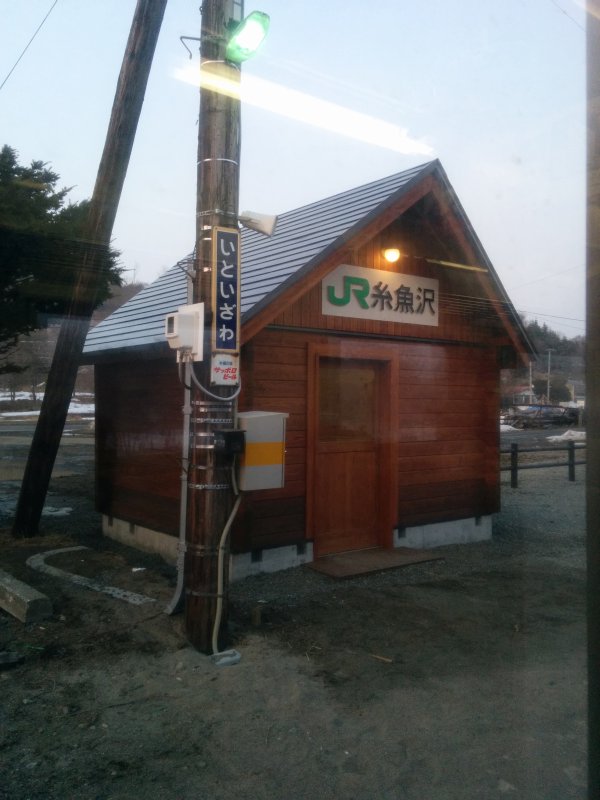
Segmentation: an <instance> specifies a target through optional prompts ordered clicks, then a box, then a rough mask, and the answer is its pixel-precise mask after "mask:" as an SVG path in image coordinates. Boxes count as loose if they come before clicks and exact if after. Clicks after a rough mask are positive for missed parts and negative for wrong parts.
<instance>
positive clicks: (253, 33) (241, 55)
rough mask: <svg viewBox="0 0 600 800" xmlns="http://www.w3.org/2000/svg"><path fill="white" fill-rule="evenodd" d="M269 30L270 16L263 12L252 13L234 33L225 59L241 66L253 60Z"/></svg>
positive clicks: (228, 44) (237, 26)
mask: <svg viewBox="0 0 600 800" xmlns="http://www.w3.org/2000/svg"><path fill="white" fill-rule="evenodd" d="M268 30H269V15H268V14H265V13H263V12H262V11H252V13H251V14H248V16H247V17H245V18H244V19H243V20H242V21H241V22H240V23H239V25H236V27H235V28H234V29H233V32H232V34H231V36H230V38H229V41H228V43H227V48H226V50H225V58H226V59H227V61H233V62H234V63H235V64H240V63H241V62H242V61H246V60H247V59H248V58H251V57H252V56H253V55H254V54H255V53H256V51H257V50H258V48H259V47H260V45H261V44H262V42H263V40H264V38H265V36H266V35H267V32H268Z"/></svg>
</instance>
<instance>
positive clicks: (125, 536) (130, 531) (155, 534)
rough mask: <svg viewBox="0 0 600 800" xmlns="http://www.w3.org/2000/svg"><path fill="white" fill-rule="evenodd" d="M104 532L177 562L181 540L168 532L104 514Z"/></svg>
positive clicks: (119, 540) (128, 543) (170, 562)
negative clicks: (161, 531)
mask: <svg viewBox="0 0 600 800" xmlns="http://www.w3.org/2000/svg"><path fill="white" fill-rule="evenodd" d="M102 532H103V533H104V535H105V536H108V537H109V538H110V539H114V540H115V541H117V542H121V544H126V545H129V547H137V549H138V550H144V551H145V552H146V553H157V554H158V555H160V556H162V557H163V558H164V560H165V561H166V562H167V563H168V564H176V563H177V551H178V544H179V540H178V539H177V537H176V536H168V535H167V534H166V533H160V532H159V531H153V530H151V529H150V528H144V526H143V525H136V524H135V523H133V522H125V520H122V519H116V518H115V517H107V516H105V515H103V516H102Z"/></svg>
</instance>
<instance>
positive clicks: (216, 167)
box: [184, 0, 240, 653]
mask: <svg viewBox="0 0 600 800" xmlns="http://www.w3.org/2000/svg"><path fill="white" fill-rule="evenodd" d="M231 16H232V3H231V0H204V3H203V5H202V25H201V33H200V58H201V71H202V72H203V73H204V75H210V76H212V77H215V78H216V79H225V80H226V81H229V82H231V85H232V86H233V88H234V91H233V92H222V91H214V90H213V89H211V88H208V87H207V86H206V85H204V83H203V82H202V80H201V87H200V123H199V132H198V163H197V181H198V182H197V204H196V262H195V277H194V291H193V302H194V303H198V302H203V303H204V313H205V346H204V361H203V362H201V363H197V364H195V365H194V370H195V373H196V375H197V377H198V379H199V383H200V384H201V385H202V386H204V387H206V388H208V390H209V393H207V392H204V391H202V390H201V389H199V388H198V386H197V385H194V384H193V385H192V415H191V426H190V453H189V459H188V464H189V469H188V503H187V509H188V513H187V522H186V552H185V561H184V581H185V595H186V596H185V629H186V634H187V637H188V639H189V641H190V642H191V644H192V645H193V646H194V647H196V648H197V649H198V650H200V651H201V652H204V653H211V652H212V644H211V642H212V630H213V626H214V623H215V618H216V609H217V600H218V546H219V540H220V537H221V533H222V531H223V529H224V527H225V524H226V522H227V519H228V517H229V514H230V511H231V508H232V506H233V489H232V481H231V470H230V464H229V461H228V459H227V457H226V456H225V455H224V454H222V453H219V452H217V451H216V450H215V449H214V436H213V434H214V431H215V430H216V429H228V428H233V426H234V415H235V404H234V402H232V401H231V400H230V399H229V398H231V397H232V395H233V394H234V389H233V388H232V387H231V386H228V387H220V386H214V385H211V369H210V366H211V364H210V358H211V341H210V326H211V322H212V318H213V314H214V311H215V309H214V308H213V284H214V280H215V276H214V275H213V272H212V236H211V231H212V230H213V229H214V227H215V226H219V227H229V228H235V229H236V230H237V226H238V223H237V216H238V194H239V161H240V101H239V93H238V94H237V96H236V92H235V88H236V86H237V87H239V79H240V70H239V67H237V66H233V65H232V64H229V63H226V62H225V60H224V56H225V46H226V41H227V34H228V28H227V26H228V23H229V21H230V18H231ZM238 313H239V309H238ZM211 395H213V396H211ZM227 566H228V565H227V563H225V567H227ZM227 591H228V570H227V569H225V574H224V583H223V589H222V592H221V594H222V601H223V603H224V605H225V606H226V599H227ZM223 618H225V614H224V615H223Z"/></svg>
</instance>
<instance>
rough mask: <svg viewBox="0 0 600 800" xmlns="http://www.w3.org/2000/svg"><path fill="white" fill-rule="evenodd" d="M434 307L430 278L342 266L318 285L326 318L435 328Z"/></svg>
mask: <svg viewBox="0 0 600 800" xmlns="http://www.w3.org/2000/svg"><path fill="white" fill-rule="evenodd" d="M438 305H439V284H438V281H437V280H435V279H433V278H421V277H418V276H416V275H405V274H399V273H396V272H385V271H384V270H375V269H366V268H365V267H354V266H350V265H342V266H340V267H337V269H335V270H334V271H333V272H332V273H330V274H329V275H328V276H327V277H326V278H325V280H324V281H323V284H322V311H323V314H328V315H330V316H336V317H352V318H355V319H372V320H380V321H382V322H402V323H403V324H409V325H435V326H437V324H438Z"/></svg>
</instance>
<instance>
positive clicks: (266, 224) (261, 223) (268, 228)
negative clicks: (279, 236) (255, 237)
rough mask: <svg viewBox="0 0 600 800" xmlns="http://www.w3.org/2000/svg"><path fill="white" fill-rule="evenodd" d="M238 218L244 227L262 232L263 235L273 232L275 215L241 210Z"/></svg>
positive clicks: (275, 223) (270, 234)
mask: <svg viewBox="0 0 600 800" xmlns="http://www.w3.org/2000/svg"><path fill="white" fill-rule="evenodd" d="M238 219H239V221H240V222H241V223H242V225H243V226H244V227H245V228H250V230H253V231H258V232H259V233H264V234H265V236H273V234H274V233H275V226H276V225H277V217H274V216H272V215H271V214H258V213H257V212H256V211H242V213H241V214H240V216H239V217H238Z"/></svg>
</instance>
